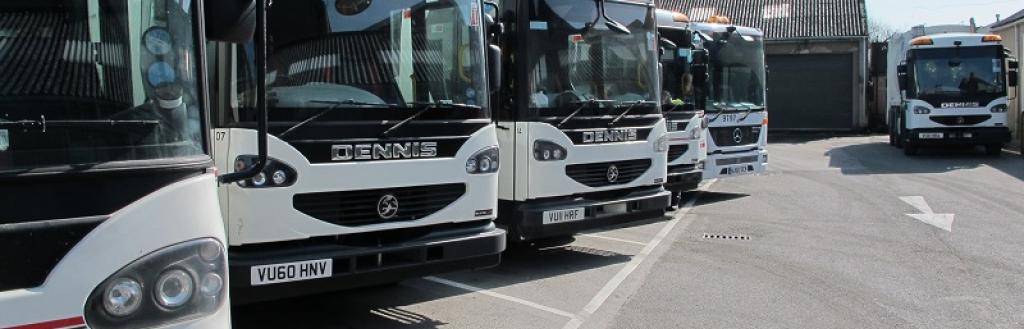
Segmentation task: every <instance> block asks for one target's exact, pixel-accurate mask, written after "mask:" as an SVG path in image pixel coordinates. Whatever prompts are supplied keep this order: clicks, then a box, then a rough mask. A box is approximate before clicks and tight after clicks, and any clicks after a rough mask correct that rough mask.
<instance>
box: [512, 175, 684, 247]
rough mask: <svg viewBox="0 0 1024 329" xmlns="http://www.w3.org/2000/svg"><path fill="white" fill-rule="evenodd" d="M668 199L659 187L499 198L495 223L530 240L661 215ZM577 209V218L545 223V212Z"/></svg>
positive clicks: (666, 206) (669, 196) (522, 238)
mask: <svg viewBox="0 0 1024 329" xmlns="http://www.w3.org/2000/svg"><path fill="white" fill-rule="evenodd" d="M670 201H671V193H670V192H668V191H665V190H664V189H663V188H662V187H661V186H654V187H640V188H636V189H627V190H622V191H609V192H597V193H589V194H584V195H577V196H572V197H564V198H548V199H542V200H529V201H526V202H512V201H500V204H499V209H500V215H499V216H498V223H499V224H502V225H505V227H508V228H510V232H514V233H510V234H509V235H510V236H511V237H510V239H518V240H519V241H530V240H537V239H542V238H548V237H556V236H565V235H573V234H576V233H579V232H583V231H587V230H592V229H597V228H601V227H607V226H611V225H616V224H622V223H628V222H631V221H638V220H644V219H650V218H656V217H659V216H661V215H663V214H664V212H665V208H668V206H669V204H670ZM577 208H583V209H584V216H583V217H582V218H581V219H580V220H576V221H571V222H563V223H556V224H546V225H545V224H544V212H547V211H556V210H568V209H577Z"/></svg>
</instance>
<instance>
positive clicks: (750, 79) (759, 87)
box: [707, 33, 765, 111]
mask: <svg viewBox="0 0 1024 329" xmlns="http://www.w3.org/2000/svg"><path fill="white" fill-rule="evenodd" d="M716 34H718V35H724V34H726V33H716ZM722 37H723V38H727V39H725V40H724V41H725V42H721V41H718V42H713V43H711V44H710V45H708V49H709V51H710V55H711V69H710V70H709V80H708V83H709V85H710V86H709V87H710V89H711V90H710V92H709V93H708V97H707V105H708V109H711V110H713V111H722V110H742V111H746V110H749V109H750V108H751V107H754V108H759V107H763V106H764V104H765V93H764V90H765V67H764V39H763V38H761V37H755V36H746V35H741V34H739V33H728V36H727V37H726V36H722ZM716 39H718V38H717V36H716Z"/></svg>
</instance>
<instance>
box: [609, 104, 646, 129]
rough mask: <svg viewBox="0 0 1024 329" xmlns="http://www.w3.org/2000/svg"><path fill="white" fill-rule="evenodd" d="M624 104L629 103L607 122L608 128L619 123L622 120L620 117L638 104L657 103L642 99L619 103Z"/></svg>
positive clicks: (623, 116)
mask: <svg viewBox="0 0 1024 329" xmlns="http://www.w3.org/2000/svg"><path fill="white" fill-rule="evenodd" d="M625 104H629V107H627V108H626V109H625V110H624V111H622V113H620V114H619V116H617V117H615V119H612V121H611V122H608V127H609V128H611V127H614V126H615V124H616V123H619V121H622V118H625V117H626V115H627V114H629V112H631V111H633V109H635V108H636V107H637V106H640V105H652V104H653V105H657V103H655V102H650V101H643V100H640V101H636V102H632V103H620V105H625Z"/></svg>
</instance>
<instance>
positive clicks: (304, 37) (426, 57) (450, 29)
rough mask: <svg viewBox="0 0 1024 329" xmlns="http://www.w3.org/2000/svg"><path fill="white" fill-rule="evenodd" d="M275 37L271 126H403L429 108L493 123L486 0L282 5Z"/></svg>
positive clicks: (275, 9)
mask: <svg viewBox="0 0 1024 329" xmlns="http://www.w3.org/2000/svg"><path fill="white" fill-rule="evenodd" d="M268 29H269V34H270V35H269V37H268V39H269V48H270V54H269V59H268V63H267V64H268V75H269V78H268V81H267V83H268V103H269V104H268V105H269V107H270V119H271V121H274V122H297V121H304V120H308V119H309V118H313V117H314V116H315V115H317V113H319V112H320V111H323V110H325V109H331V111H330V112H331V113H329V114H327V115H323V116H322V117H317V118H318V119H317V121H318V122H331V121H352V120H378V121H379V120H402V119H404V118H407V117H409V116H410V115H412V114H414V113H415V112H416V111H419V110H420V109H421V108H422V107H423V106H424V105H423V104H442V105H443V104H460V105H467V106H441V107H442V108H437V109H435V110H432V111H430V112H429V113H426V114H424V115H423V116H422V117H423V118H446V119H452V118H459V119H472V118H487V117H489V113H488V112H487V106H485V105H487V104H488V92H487V85H486V83H487V82H486V81H487V79H486V74H487V72H486V63H487V61H486V60H485V57H484V56H485V54H484V50H485V43H484V39H483V21H482V16H481V10H480V2H479V0H435V1H427V0H389V1H366V0H338V1H324V0H289V1H277V2H275V3H274V5H273V6H272V7H271V9H270V11H269V12H268ZM250 49H251V45H250ZM240 53H241V55H243V56H246V57H247V58H244V59H242V60H240V61H239V64H240V65H244V66H248V67H245V68H242V70H241V71H243V72H247V73H246V75H248V76H249V77H251V76H253V75H254V74H253V72H254V70H253V69H252V66H251V64H252V59H251V58H252V57H251V56H249V55H247V54H245V53H244V52H240ZM248 80H249V81H247V83H245V84H246V85H247V86H243V87H241V88H240V89H242V90H241V92H242V95H240V96H241V98H242V103H243V104H250V105H249V106H250V107H251V106H252V104H254V97H252V96H253V95H251V94H248V93H247V92H251V91H255V88H253V87H252V80H251V78H249V79H248Z"/></svg>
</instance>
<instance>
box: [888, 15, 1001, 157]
mask: <svg viewBox="0 0 1024 329" xmlns="http://www.w3.org/2000/svg"><path fill="white" fill-rule="evenodd" d="M910 33H913V32H908V33H906V34H901V35H896V36H895V37H894V38H892V41H890V44H889V54H890V56H889V63H888V64H889V80H890V83H889V107H888V116H887V118H888V122H889V127H890V129H889V136H890V138H889V141H890V144H892V145H894V146H898V147H902V148H903V150H904V153H906V154H907V155H915V154H917V153H918V150H919V149H920V148H921V147H926V146H944V145H970V146H984V147H985V150H986V153H988V154H990V155H998V154H1000V153H1002V147H1003V145H1004V144H1005V143H1008V142H1009V141H1010V139H1011V137H1010V123H1009V122H1008V120H1009V116H1008V113H1007V111H1008V110H1009V109H1008V108H1007V87H1008V86H1009V87H1013V86H1016V85H1017V84H1018V81H1017V80H1018V79H1019V75H1018V74H1019V73H1018V72H1017V70H1018V64H1017V62H1016V61H1015V60H1012V59H1009V58H1008V56H1007V52H1006V51H1005V49H1004V48H1003V46H1002V45H1001V44H1000V42H1001V41H1002V39H1001V38H1000V37H999V36H998V35H989V34H978V33H942V34H930V35H921V36H913V35H912V34H910Z"/></svg>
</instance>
